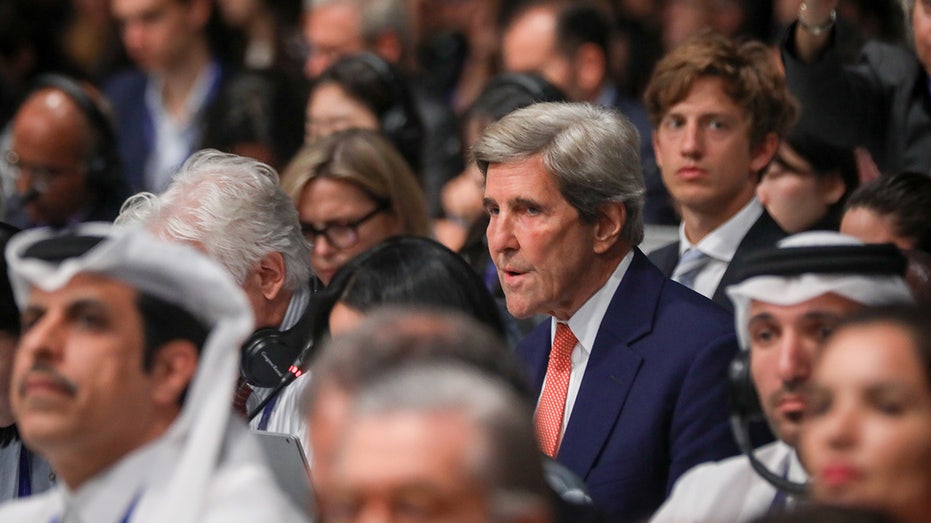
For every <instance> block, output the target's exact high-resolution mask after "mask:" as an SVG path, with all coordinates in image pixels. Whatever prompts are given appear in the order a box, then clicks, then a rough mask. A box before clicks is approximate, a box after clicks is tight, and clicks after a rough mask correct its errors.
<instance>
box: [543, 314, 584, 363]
mask: <svg viewBox="0 0 931 523" xmlns="http://www.w3.org/2000/svg"><path fill="white" fill-rule="evenodd" d="M578 342H579V340H577V339H575V334H572V329H570V328H569V326H568V325H566V324H565V323H557V324H556V336H555V337H554V338H553V351H552V353H551V355H550V358H556V359H557V360H558V361H557V363H563V362H571V361H572V349H574V348H575V345H576V343H578Z"/></svg>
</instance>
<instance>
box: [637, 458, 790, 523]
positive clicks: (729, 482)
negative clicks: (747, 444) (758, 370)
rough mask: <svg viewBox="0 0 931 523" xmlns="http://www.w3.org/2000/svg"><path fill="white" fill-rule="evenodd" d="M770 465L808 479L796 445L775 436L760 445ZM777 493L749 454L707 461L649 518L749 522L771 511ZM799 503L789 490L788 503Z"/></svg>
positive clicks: (669, 522) (676, 522)
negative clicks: (752, 464) (757, 470)
mask: <svg viewBox="0 0 931 523" xmlns="http://www.w3.org/2000/svg"><path fill="white" fill-rule="evenodd" d="M756 457H757V459H759V460H760V461H761V462H762V463H763V464H764V465H766V467H767V468H768V469H770V470H771V471H773V472H774V473H776V474H778V475H782V476H785V477H786V478H787V479H789V480H791V481H794V482H798V483H803V482H805V481H806V479H807V475H806V474H805V471H804V469H803V468H802V465H801V463H799V461H798V457H797V456H796V454H795V451H794V450H793V449H792V447H789V446H788V445H786V444H785V443H783V442H782V441H775V442H773V443H770V444H768V445H765V446H763V447H760V448H759V449H757V451H756ZM775 497H776V488H775V487H773V486H772V485H770V484H769V483H768V482H767V481H766V480H765V479H763V478H762V477H761V476H760V475H759V474H757V473H756V472H755V471H754V470H753V467H752V466H751V465H750V460H749V459H747V457H746V456H744V455H742V454H741V455H739V456H734V457H732V458H728V459H725V460H722V461H717V462H713V463H703V464H701V465H698V466H696V467H694V468H692V469H691V470H689V471H688V472H686V473H685V474H684V475H683V476H682V477H681V478H679V481H677V482H676V485H675V487H673V490H672V494H671V495H670V496H669V498H668V499H667V500H666V502H665V503H663V505H662V506H661V507H660V508H659V510H658V511H657V512H656V514H654V515H653V518H652V519H651V520H650V523H704V522H708V521H728V522H736V523H744V522H749V521H752V520H754V519H756V518H758V517H760V516H763V515H765V514H766V512H767V511H768V510H769V508H770V506H771V505H772V502H773V499H774V498H775ZM795 504H796V500H795V499H794V498H792V497H791V496H789V497H788V498H787V499H786V507H787V508H790V507H792V506H794V505H795Z"/></svg>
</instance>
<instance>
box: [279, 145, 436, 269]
mask: <svg viewBox="0 0 931 523" xmlns="http://www.w3.org/2000/svg"><path fill="white" fill-rule="evenodd" d="M281 184H282V187H283V188H284V190H285V192H287V193H288V194H289V195H290V196H291V199H292V200H293V201H294V205H295V206H296V207H297V210H298V214H299V216H300V220H301V229H302V230H303V231H304V237H305V238H306V239H307V241H308V242H309V243H310V244H311V245H312V246H313V248H312V251H311V256H310V261H311V265H312V266H313V269H314V272H315V273H316V275H317V277H318V278H319V279H320V281H321V282H322V283H323V285H328V284H329V283H330V280H331V279H332V278H333V274H334V273H335V272H336V271H337V270H338V269H339V268H340V267H342V266H343V265H344V264H345V263H346V262H347V261H349V260H350V259H351V258H352V257H353V256H355V255H357V254H359V253H361V252H363V251H365V250H367V249H368V248H369V247H372V246H373V245H375V244H377V243H379V242H381V241H382V240H385V239H387V238H390V237H392V236H398V235H414V236H429V235H430V226H429V222H428V220H427V212H426V204H425V203H424V195H423V191H422V190H421V189H420V186H419V185H418V184H417V180H416V178H415V177H414V174H413V173H412V172H411V169H410V167H408V165H407V163H405V161H404V159H403V158H402V157H401V155H400V154H399V153H398V152H397V150H396V149H395V148H394V147H393V146H392V145H391V143H390V142H388V140H386V139H385V138H384V137H382V136H381V135H380V134H379V133H378V132H376V131H370V130H362V129H350V130H346V131H340V132H338V133H335V134H332V135H329V136H326V137H323V138H320V139H319V140H317V141H314V142H313V143H312V144H310V145H306V146H304V147H303V148H302V149H301V150H300V151H298V153H297V155H296V156H295V157H294V159H293V160H292V161H291V163H290V164H289V165H288V167H287V168H285V171H284V174H283V176H282V181H281Z"/></svg>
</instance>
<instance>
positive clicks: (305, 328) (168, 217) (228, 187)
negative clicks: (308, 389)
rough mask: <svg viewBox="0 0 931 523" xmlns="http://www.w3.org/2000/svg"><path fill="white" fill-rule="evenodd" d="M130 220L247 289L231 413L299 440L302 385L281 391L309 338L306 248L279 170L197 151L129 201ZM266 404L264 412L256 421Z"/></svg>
mask: <svg viewBox="0 0 931 523" xmlns="http://www.w3.org/2000/svg"><path fill="white" fill-rule="evenodd" d="M132 222H141V223H142V224H143V226H144V227H145V228H147V229H148V230H150V231H152V232H153V233H155V235H156V236H158V237H161V238H164V239H166V240H172V241H177V242H183V243H188V244H191V245H193V246H195V247H196V248H198V249H200V250H201V251H203V252H204V253H206V254H207V255H208V256H209V257H210V258H212V259H214V260H215V261H217V262H219V263H220V264H221V265H222V266H223V267H224V268H225V269H226V270H227V271H228V272H229V274H230V276H232V278H233V280H234V281H235V282H236V283H237V284H239V285H240V286H241V287H242V289H243V290H244V291H245V292H246V295H247V297H248V298H249V303H250V305H251V306H252V313H253V317H254V320H255V328H256V331H255V332H254V333H253V336H252V337H250V339H249V340H247V341H246V343H245V344H244V345H243V348H242V351H241V352H242V353H243V354H242V358H241V368H240V371H241V375H242V379H241V380H240V381H239V383H238V385H237V389H238V393H237V404H234V407H236V410H237V411H240V413H241V414H245V413H246V412H248V413H250V414H252V416H251V418H252V420H251V425H252V427H253V428H257V429H260V430H270V431H273V432H287V433H291V434H296V435H302V434H303V432H304V426H303V418H301V417H300V416H299V415H298V414H297V412H296V409H295V407H294V402H296V401H297V398H299V397H300V390H301V389H302V387H303V386H304V385H305V384H306V378H304V379H300V380H298V381H297V382H295V383H293V384H291V385H288V386H287V387H285V388H284V389H283V390H281V389H279V388H277V386H278V385H280V384H281V383H283V381H282V380H284V379H285V377H287V379H289V380H290V379H291V378H292V377H294V374H293V373H291V372H287V370H288V369H289V367H290V366H291V365H292V364H294V363H295V361H296V360H297V359H298V358H299V357H300V356H301V354H302V352H304V348H305V347H306V346H307V343H308V340H309V339H310V334H311V333H310V323H311V320H312V317H311V314H312V312H311V311H310V310H309V309H308V304H309V303H310V295H311V293H312V291H313V287H312V286H313V282H312V281H311V269H310V249H309V247H308V245H307V243H306V242H305V241H304V238H303V237H302V235H301V231H300V226H299V223H298V218H297V212H296V211H295V209H294V206H293V205H292V204H291V201H290V199H289V198H288V196H287V195H286V194H285V193H284V191H282V189H281V187H279V185H278V174H277V173H276V172H275V170H274V169H272V168H270V167H269V166H267V165H265V164H263V163H260V162H257V161H255V160H253V159H251V158H245V157H241V156H236V155H234V154H227V153H221V152H219V151H214V150H209V149H207V150H203V151H198V152H197V153H195V154H194V155H192V156H191V157H190V158H189V159H188V160H187V161H186V162H185V163H184V165H182V166H181V169H180V170H179V171H178V172H177V173H175V176H174V178H173V179H172V182H171V185H169V186H168V188H167V189H166V190H165V192H163V193H162V194H160V195H158V196H155V195H153V194H149V193H142V194H139V195H137V196H136V197H134V198H133V199H132V200H131V201H128V202H127V204H126V205H125V206H124V209H123V214H121V215H120V219H119V223H132ZM230 348H231V349H232V347H230ZM297 366H298V367H299V366H300V363H298V364H297ZM268 398H271V399H270V400H269V402H268V403H264V400H266V399H268ZM242 402H245V403H242ZM260 403H262V404H265V406H266V408H265V410H263V411H262V416H261V417H257V416H256V414H257V412H256V409H258V406H259V404H260Z"/></svg>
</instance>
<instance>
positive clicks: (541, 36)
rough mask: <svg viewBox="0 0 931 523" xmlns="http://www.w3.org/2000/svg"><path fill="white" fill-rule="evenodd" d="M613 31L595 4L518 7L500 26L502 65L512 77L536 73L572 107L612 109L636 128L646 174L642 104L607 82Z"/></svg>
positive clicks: (549, 2) (646, 122)
mask: <svg viewBox="0 0 931 523" xmlns="http://www.w3.org/2000/svg"><path fill="white" fill-rule="evenodd" d="M612 29H613V27H612V25H611V21H610V17H609V16H608V13H607V12H605V11H604V10H602V9H600V8H599V7H598V6H597V4H596V3H595V2H570V1H565V0H555V1H554V0H534V1H530V2H522V3H520V4H518V7H517V8H515V9H514V11H513V12H512V13H511V14H510V16H509V17H508V18H507V19H506V20H505V21H504V23H503V30H502V34H501V44H500V47H501V61H502V64H503V66H504V70H505V71H507V72H512V73H515V72H517V73H520V72H531V71H535V72H538V73H540V74H541V75H542V76H543V77H544V78H546V80H547V81H549V82H550V83H552V84H553V85H555V86H556V87H558V88H559V89H560V90H562V91H563V92H564V93H565V94H566V96H567V97H568V98H569V100H571V101H573V102H590V103H597V104H600V105H605V106H608V107H614V108H616V109H618V110H619V111H620V112H621V113H623V114H624V116H626V117H627V118H630V120H631V121H632V122H633V124H634V126H636V128H637V131H638V133H639V134H640V158H641V162H642V163H643V166H644V169H646V168H647V167H648V166H649V165H652V163H653V150H652V149H651V148H650V145H649V138H648V137H649V136H650V134H651V132H652V130H653V128H652V126H651V125H650V119H649V117H648V116H647V113H646V111H645V110H644V108H643V104H642V103H641V102H640V101H639V100H636V99H633V98H631V97H630V96H628V95H626V94H625V93H623V92H621V91H620V90H618V88H617V85H615V83H614V80H613V79H612V77H611V64H612V61H611V51H612V48H611V45H610V44H611V39H612V34H611V32H612Z"/></svg>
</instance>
